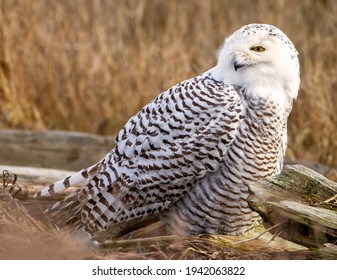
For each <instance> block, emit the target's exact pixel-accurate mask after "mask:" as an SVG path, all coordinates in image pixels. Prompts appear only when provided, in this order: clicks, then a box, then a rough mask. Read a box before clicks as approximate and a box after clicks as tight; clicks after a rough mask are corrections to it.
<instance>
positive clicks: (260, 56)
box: [214, 24, 300, 99]
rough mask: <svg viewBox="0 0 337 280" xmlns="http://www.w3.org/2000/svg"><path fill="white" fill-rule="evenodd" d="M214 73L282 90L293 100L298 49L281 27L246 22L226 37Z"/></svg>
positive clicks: (230, 80) (231, 80) (243, 83)
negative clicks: (246, 23)
mask: <svg viewBox="0 0 337 280" xmlns="http://www.w3.org/2000/svg"><path fill="white" fill-rule="evenodd" d="M214 75H215V77H216V78H219V79H221V80H222V81H224V82H225V83H229V84H235V85H239V86H242V87H245V88H248V89H252V90H259V92H261V91H262V92H263V90H264V91H269V92H270V90H274V91H275V90H276V91H277V90H281V91H282V92H285V93H286V94H287V96H288V97H289V98H291V99H293V98H296V96H297V93H298V89H299V83H300V79H299V61H298V52H297V50H296V49H295V47H294V45H293V43H292V42H291V41H290V40H289V38H288V37H287V36H286V35H285V34H284V33H283V32H282V31H281V30H279V29H278V28H276V27H274V26H272V25H269V24H249V25H245V26H243V27H242V28H240V29H239V30H237V31H236V32H235V33H234V34H232V35H231V36H230V37H228V38H227V39H226V40H225V42H224V44H223V46H222V47H221V49H220V51H219V55H218V64H217V66H216V67H215V68H214Z"/></svg>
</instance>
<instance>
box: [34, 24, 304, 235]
mask: <svg viewBox="0 0 337 280" xmlns="http://www.w3.org/2000/svg"><path fill="white" fill-rule="evenodd" d="M298 89H299V62H298V57H297V51H296V49H295V47H294V46H293V44H292V43H291V41H290V40H289V39H288V37H287V36H286V35H285V34H284V33H283V32H282V31H280V30H279V29H277V28H276V27H274V26H272V25H267V24H249V25H246V26H244V27H242V28H241V29H239V30H238V31H236V32H235V33H234V34H233V35H231V36H230V37H228V38H227V39H226V40H225V42H224V45H223V46H222V48H221V50H220V52H219V58H218V63H217V65H216V66H215V67H214V68H212V69H210V70H209V71H207V72H205V73H204V74H201V75H199V76H197V77H195V78H192V79H189V80H186V81H183V82H181V83H179V84H177V85H175V86H173V87H172V88H170V89H169V90H167V91H165V92H163V93H162V94H160V95H159V96H158V97H157V98H155V99H154V100H153V101H152V102H150V103H149V104H148V105H146V106H145V107H144V108H143V109H142V110H141V111H139V112H138V113H137V114H136V115H135V116H133V117H132V118H131V119H130V120H129V121H128V122H127V123H126V125H125V126H124V128H123V129H122V130H121V131H120V132H119V134H118V136H117V138H116V146H115V148H113V149H112V150H111V151H110V153H108V154H107V155H106V156H105V157H104V158H103V159H102V160H101V161H100V162H98V163H97V164H95V165H93V166H91V167H89V168H86V169H83V170H81V171H80V172H78V173H76V174H75V175H73V176H71V177H68V178H66V179H64V180H61V181H59V182H56V183H55V184H53V185H51V186H49V187H47V188H45V189H43V190H42V191H41V192H39V193H38V194H37V196H47V195H53V194H54V193H55V192H60V191H62V190H64V189H65V188H67V187H69V186H70V185H74V184H80V185H81V187H80V188H79V190H78V191H76V192H75V193H73V194H71V195H70V196H68V197H67V198H66V199H65V200H64V201H61V202H59V203H57V204H55V205H54V206H53V207H52V208H51V209H49V211H50V212H51V213H52V214H53V215H54V217H56V218H57V217H59V218H60V219H58V224H59V225H61V226H64V225H67V226H70V227H72V228H75V229H80V228H82V229H84V230H86V231H87V232H89V233H90V234H91V235H92V237H93V238H94V239H97V240H102V239H105V238H110V237H113V236H117V235H118V234H121V233H122V232H125V231H128V230H130V229H131V228H134V226H136V225H137V224H139V223H140V222H143V221H146V220H149V219H152V218H156V217H158V215H159V216H160V217H161V218H162V219H163V220H164V221H165V223H166V224H167V227H168V229H169V230H171V231H172V232H174V233H177V234H182V235H186V234H198V233H222V234H234V235H236V234H241V233H243V232H245V231H247V230H249V229H251V228H252V227H253V226H254V224H256V223H257V222H258V220H259V217H258V215H257V213H255V212H254V211H252V210H251V209H250V208H249V206H248V203H247V201H246V199H247V197H248V186H249V184H250V183H251V182H254V181H257V180H260V179H262V178H266V177H270V176H273V175H275V174H277V173H279V172H280V171H281V169H282V164H283V157H284V153H285V150H286V142H287V119H288V115H289V113H290V111H291V108H292V102H293V99H294V98H296V96H297V92H298Z"/></svg>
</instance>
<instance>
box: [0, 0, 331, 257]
mask: <svg viewBox="0 0 337 280" xmlns="http://www.w3.org/2000/svg"><path fill="white" fill-rule="evenodd" d="M336 14H337V1H335V0H330V1H329V0H303V1H293V0H278V1H274V0H255V1H253V0H251V1H246V0H236V1H234V0H212V1H211V0H209V1H207V0H185V1H179V0H170V1H167V0H153V1H146V0H123V1H122V0H119V1H118V0H114V1H99V0H92V1H89V0H88V1H85V0H72V1H68V0H59V1H44V0H34V1H30V0H0V129H4V128H17V129H34V130H45V129H63V130H79V131H87V132H93V133H99V134H109V135H110V134H116V133H117V132H118V130H119V129H120V128H121V127H122V126H123V124H124V123H125V122H126V121H127V120H128V118H129V117H131V116H132V115H133V114H134V113H136V112H137V111H138V110H139V109H140V108H141V107H142V106H143V105H145V104H146V103H147V102H149V101H150V100H151V99H153V98H154V97H155V96H156V95H158V94H159V93H160V92H162V91H164V90H166V89H167V88H169V87H170V86H172V85H173V84H175V83H177V82H179V81H181V80H183V79H187V78H190V77H193V76H195V75H197V74H199V73H201V72H203V71H205V70H207V69H209V68H210V67H213V66H214V64H215V63H216V56H215V53H216V51H217V49H218V47H219V46H220V44H221V43H222V41H223V39H224V37H226V36H228V35H229V34H230V33H232V32H233V31H235V30H236V29H237V28H239V27H241V26H242V25H244V24H247V23H251V22H263V23H271V24H274V25H276V26H277V27H279V28H281V29H282V30H283V31H284V32H285V33H286V34H288V35H289V37H290V38H291V40H292V41H293V42H294V44H295V45H296V47H297V49H298V50H299V53H300V60H301V81H302V83H301V92H300V95H299V98H298V100H297V102H296V104H295V107H294V110H293V112H292V114H291V118H290V121H289V124H290V125H289V150H288V155H289V156H290V157H293V158H296V159H302V160H307V161H312V162H321V163H324V164H328V165H331V166H337V141H336V139H337V112H336V111H337V105H336V104H337V75H336V64H337V52H336V45H337V31H336V30H337V18H336ZM0 198H1V199H0V202H1V203H0V232H1V234H0V237H1V240H2V241H3V242H2V246H1V248H0V249H1V250H0V259H3V258H6V259H13V258H14V259H15V258H21V259H22V258H33V259H34V258H35V259H36V258H47V259H48V258H57V259H63V258H75V259H76V258H77V259H81V258H141V257H145V258H146V257H149V258H171V257H172V256H167V255H160V254H159V253H160V248H158V250H157V249H156V248H155V252H154V253H153V252H152V254H154V255H145V254H144V252H143V253H142V254H140V253H139V252H135V254H134V255H130V253H127V254H126V255H121V254H122V253H121V252H119V253H118V254H119V255H116V252H113V251H111V252H110V253H111V254H112V255H108V256H106V254H100V253H99V252H97V250H93V249H92V248H89V247H88V246H87V244H84V243H83V242H82V243H81V241H78V239H74V238H73V237H72V236H69V237H68V236H65V235H64V234H61V235H60V233H59V232H55V231H49V230H47V229H46V228H44V226H43V225H40V224H37V223H36V222H35V221H34V220H32V219H31V218H30V216H29V215H28V214H27V213H26V212H25V209H24V208H22V207H21V206H20V205H17V204H15V202H11V203H14V205H13V204H11V203H8V200H7V196H6V195H5V194H2V196H1V197H0ZM17 219H20V220H17ZM79 242H80V243H79ZM205 242H206V241H205ZM4 244H5V245H4ZM51 244H52V245H51ZM178 245H179V244H178ZM185 245H186V244H185ZM185 245H184V246H183V247H182V248H183V249H184V250H189V251H188V252H192V253H193V254H194V253H195V252H197V253H196V254H197V255H196V256H194V255H193V256H192V255H186V256H183V255H178V258H180V257H181V256H182V257H187V258H209V257H210V256H209V255H206V256H204V257H202V256H200V254H199V255H198V252H201V251H202V252H204V251H205V250H206V249H208V250H210V253H214V252H217V251H219V250H220V251H221V252H224V253H223V254H224V255H219V256H217V258H228V257H231V256H232V255H231V254H233V257H237V255H235V252H234V253H233V252H231V251H230V252H229V251H224V249H223V247H221V249H217V248H216V247H214V246H215V245H214V244H213V245H210V244H209V243H207V242H206V243H205V244H199V245H196V244H194V245H193V246H192V245H191V246H190V245H188V246H187V247H186V246H185ZM179 246H182V245H179ZM198 246H199V247H198ZM212 246H213V247H212ZM36 248H39V249H38V250H36ZM182 248H181V247H179V248H177V250H178V252H179V254H183V253H184V250H182ZM186 248H187V249H186ZM189 248H192V249H189ZM193 250H194V251H193ZM228 250H230V249H228ZM50 252H52V253H50ZM158 252H159V253H158ZM174 252H175V251H174ZM186 252H187V251H186ZM226 252H227V253H226ZM110 253H109V252H108V254H110ZM260 253H261V252H257V254H260ZM226 254H227V255H226ZM241 257H242V258H257V257H258V256H255V255H254V256H251V255H244V256H241ZM260 257H261V256H260ZM268 257H271V256H270V255H269V256H267V257H266V258H268ZM261 258H262V257H261ZM279 258H290V255H286V256H283V257H282V256H279Z"/></svg>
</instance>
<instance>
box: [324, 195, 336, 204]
mask: <svg viewBox="0 0 337 280" xmlns="http://www.w3.org/2000/svg"><path fill="white" fill-rule="evenodd" d="M333 200H337V193H336V194H335V195H334V196H332V197H330V198H328V199H327V200H324V202H325V203H330V202H331V201H333Z"/></svg>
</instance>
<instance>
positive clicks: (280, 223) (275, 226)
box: [233, 220, 287, 244]
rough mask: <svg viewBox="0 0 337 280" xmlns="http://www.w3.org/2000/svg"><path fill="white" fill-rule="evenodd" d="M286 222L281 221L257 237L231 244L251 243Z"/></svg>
mask: <svg viewBox="0 0 337 280" xmlns="http://www.w3.org/2000/svg"><path fill="white" fill-rule="evenodd" d="M286 221H287V220H283V221H281V222H279V223H277V224H275V225H273V226H272V227H270V228H267V229H266V230H265V231H263V232H262V233H260V234H259V235H257V236H254V237H252V238H248V239H245V240H240V241H237V242H234V243H233V244H239V243H244V242H249V241H253V240H256V239H258V238H259V237H261V236H262V235H264V234H265V233H267V232H269V231H270V230H272V229H274V228H277V227H278V226H280V225H282V224H284V223H285V222H286Z"/></svg>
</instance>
